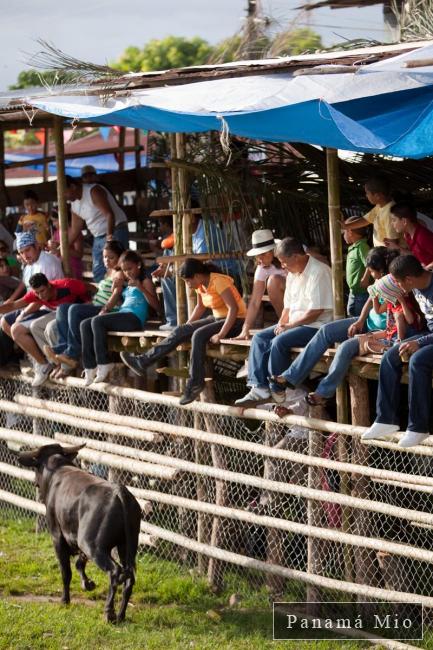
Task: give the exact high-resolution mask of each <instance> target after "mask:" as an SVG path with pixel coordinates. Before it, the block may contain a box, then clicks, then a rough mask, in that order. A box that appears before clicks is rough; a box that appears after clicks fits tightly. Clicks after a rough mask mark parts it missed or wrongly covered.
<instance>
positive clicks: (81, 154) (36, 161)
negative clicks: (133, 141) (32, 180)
mask: <svg viewBox="0 0 433 650" xmlns="http://www.w3.org/2000/svg"><path fill="white" fill-rule="evenodd" d="M142 149H143V147H142V146H140V147H139V150H140V151H142ZM120 151H121V153H127V152H132V151H136V148H135V146H130V147H122V148H121V149H120ZM117 153H119V147H106V148H103V149H92V150H91V151H77V152H75V153H65V160H68V159H72V158H87V157H88V156H98V155H107V154H117ZM55 160H56V157H55V156H47V157H46V159H45V161H44V159H43V158H33V159H32V160H19V161H17V162H11V163H5V168H6V169H18V168H20V167H31V166H34V165H40V164H41V162H47V163H50V162H54V161H55ZM164 167H165V165H164Z"/></svg>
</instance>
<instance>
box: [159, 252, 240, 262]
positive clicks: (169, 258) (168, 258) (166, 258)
mask: <svg viewBox="0 0 433 650" xmlns="http://www.w3.org/2000/svg"><path fill="white" fill-rule="evenodd" d="M232 257H239V258H241V259H243V258H244V257H245V253H244V252H243V251H230V252H228V253H189V254H188V255H163V256H161V257H157V258H156V261H157V262H158V264H171V263H173V262H184V261H185V260H186V259H191V258H192V259H194V260H226V259H231V258H232Z"/></svg>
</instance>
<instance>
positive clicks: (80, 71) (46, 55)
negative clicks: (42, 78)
mask: <svg viewBox="0 0 433 650" xmlns="http://www.w3.org/2000/svg"><path fill="white" fill-rule="evenodd" d="M37 43H38V45H39V46H40V47H41V48H42V49H41V50H40V51H39V52H36V53H35V54H33V55H31V57H29V61H28V63H29V65H31V66H32V67H33V68H39V69H42V70H50V71H53V72H55V73H57V75H58V77H59V79H62V78H66V79H67V80H68V82H70V80H71V79H72V80H73V81H74V82H76V83H80V82H89V81H95V80H105V81H109V80H111V79H117V78H119V77H121V76H123V75H124V72H122V71H120V70H115V69H114V68H110V67H108V66H105V65H97V64H96V63H92V62H90V61H82V60H80V59H77V58H75V57H74V56H71V55H70V54H66V53H65V52H63V51H62V50H60V49H59V48H57V47H56V46H55V45H54V44H53V43H50V42H48V41H45V40H43V39H38V40H37Z"/></svg>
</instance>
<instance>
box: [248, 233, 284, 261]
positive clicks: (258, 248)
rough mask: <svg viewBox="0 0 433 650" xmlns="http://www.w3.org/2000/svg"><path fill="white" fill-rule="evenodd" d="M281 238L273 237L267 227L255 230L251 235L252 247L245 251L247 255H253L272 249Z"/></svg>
mask: <svg viewBox="0 0 433 650" xmlns="http://www.w3.org/2000/svg"><path fill="white" fill-rule="evenodd" d="M280 241H281V239H275V238H274V233H273V232H272V230H269V228H266V229H265V230H255V231H254V232H253V234H252V236H251V243H252V246H253V247H252V248H251V250H249V251H247V255H248V257H255V256H256V255H261V254H262V253H267V252H268V251H273V250H274V248H275V246H276V245H277V244H279V243H280Z"/></svg>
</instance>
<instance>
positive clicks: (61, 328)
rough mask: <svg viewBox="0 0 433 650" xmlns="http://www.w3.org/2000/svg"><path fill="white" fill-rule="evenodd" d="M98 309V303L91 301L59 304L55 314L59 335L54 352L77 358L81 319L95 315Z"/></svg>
mask: <svg viewBox="0 0 433 650" xmlns="http://www.w3.org/2000/svg"><path fill="white" fill-rule="evenodd" d="M100 311H101V306H100V305H92V304H91V303H86V304H75V305H68V304H64V305H59V306H58V307H57V314H56V320H57V330H58V336H59V338H58V343H57V345H56V346H55V347H54V351H55V352H56V354H67V355H68V357H71V358H72V359H79V358H80V356H81V332H80V324H81V321H82V320H84V319H85V318H91V317H92V316H97V315H98V314H99V312H100Z"/></svg>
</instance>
